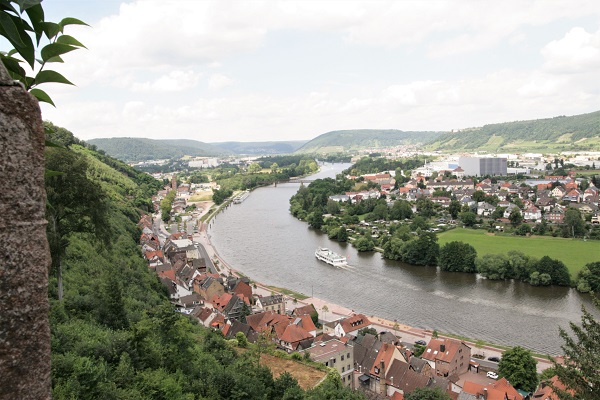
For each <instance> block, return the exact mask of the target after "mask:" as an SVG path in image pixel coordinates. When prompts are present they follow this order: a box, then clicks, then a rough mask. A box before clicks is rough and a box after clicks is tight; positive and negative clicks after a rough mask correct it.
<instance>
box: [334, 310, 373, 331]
mask: <svg viewBox="0 0 600 400" xmlns="http://www.w3.org/2000/svg"><path fill="white" fill-rule="evenodd" d="M340 324H341V325H342V329H343V330H344V332H345V333H350V332H354V331H357V330H359V329H362V328H366V327H368V326H369V325H371V321H369V319H368V318H367V317H366V316H365V315H363V314H356V315H353V316H352V317H348V318H346V319H344V320H343V321H342V322H340Z"/></svg>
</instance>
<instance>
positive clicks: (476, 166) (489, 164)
mask: <svg viewBox="0 0 600 400" xmlns="http://www.w3.org/2000/svg"><path fill="white" fill-rule="evenodd" d="M458 165H459V166H460V167H461V168H462V169H463V170H464V171H465V173H464V174H465V176H486V175H491V176H494V175H500V176H506V175H507V173H506V167H507V163H506V158H505V157H460V158H459V159H458Z"/></svg>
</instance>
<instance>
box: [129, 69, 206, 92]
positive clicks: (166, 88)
mask: <svg viewBox="0 0 600 400" xmlns="http://www.w3.org/2000/svg"><path fill="white" fill-rule="evenodd" d="M200 76H201V74H197V73H195V72H194V71H191V70H189V71H171V72H169V73H168V74H167V75H163V76H161V77H159V78H158V79H156V80H154V81H151V82H143V83H133V84H132V85H131V90H133V91H134V92H181V91H183V90H189V89H191V88H194V87H196V86H197V85H198V81H199V80H200Z"/></svg>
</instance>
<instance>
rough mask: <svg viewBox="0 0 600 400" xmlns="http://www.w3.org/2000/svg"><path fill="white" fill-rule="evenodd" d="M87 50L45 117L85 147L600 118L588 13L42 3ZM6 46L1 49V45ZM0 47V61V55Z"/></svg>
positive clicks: (426, 2)
mask: <svg viewBox="0 0 600 400" xmlns="http://www.w3.org/2000/svg"><path fill="white" fill-rule="evenodd" d="M43 6H44V10H45V13H46V18H47V20H51V21H59V20H60V19H62V18H64V17H75V18H79V19H81V20H83V21H85V22H87V23H88V24H89V25H91V27H79V26H67V27H66V29H65V33H66V34H69V35H72V36H74V37H75V38H77V39H78V40H79V41H81V42H82V43H83V44H84V45H85V46H86V47H87V49H82V50H77V51H74V52H71V53H69V54H67V55H65V56H64V59H65V63H64V64H53V65H51V66H52V68H54V69H56V70H57V71H59V72H61V73H62V74H64V75H65V76H66V77H67V78H68V79H69V80H71V81H72V82H73V83H74V84H75V85H76V86H68V85H59V84H45V85H42V86H41V87H40V88H41V89H44V90H46V91H47V92H48V93H49V94H50V96H51V97H52V98H53V100H54V102H55V103H56V108H54V107H52V106H49V105H45V104H42V114H43V118H44V119H45V120H50V121H52V122H53V123H55V124H57V125H59V126H62V127H64V128H66V129H68V130H70V131H72V132H73V133H74V134H75V135H76V136H77V137H79V138H81V139H84V140H88V139H92V138H107V137H146V138H152V139H175V138H179V139H195V140H200V141H203V142H223V141H246V142H247V141H271V140H276V141H281V140H309V139H312V138H314V137H316V136H318V135H320V134H322V133H325V132H328V131H332V130H341V129H400V130H405V131H410V130H420V131H421V130H422V131H425V130H435V131H450V130H457V129H463V128H469V127H476V126H482V125H484V124H489V123H497V122H507V121H515V120H527V119H537V118H548V117H554V116H558V115H576V114H583V113H587V112H592V111H597V110H600V2H599V1H597V0H590V1H587V0H569V1H565V0H560V1H552V0H542V1H527V0H518V1H511V0H503V1H498V0H494V1H488V0H482V1H466V0H455V1H432V0H422V1H402V0H400V1H308V0H307V1H299V2H296V1H226V0H217V1H192V0H177V1H169V0H157V1H153V0H137V1H114V0H45V1H44V2H43ZM0 45H2V46H4V43H0ZM0 50H6V49H4V48H1V47H0Z"/></svg>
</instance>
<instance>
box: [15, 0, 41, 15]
mask: <svg viewBox="0 0 600 400" xmlns="http://www.w3.org/2000/svg"><path fill="white" fill-rule="evenodd" d="M16 3H17V4H18V5H19V7H21V12H23V11H27V10H29V9H30V8H31V7H35V6H39V5H40V4H41V3H42V0H16Z"/></svg>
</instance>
